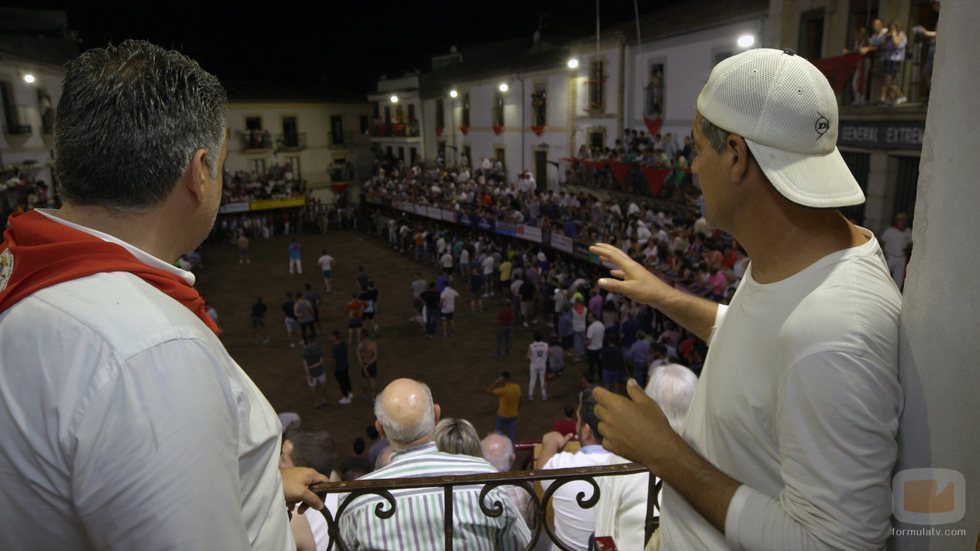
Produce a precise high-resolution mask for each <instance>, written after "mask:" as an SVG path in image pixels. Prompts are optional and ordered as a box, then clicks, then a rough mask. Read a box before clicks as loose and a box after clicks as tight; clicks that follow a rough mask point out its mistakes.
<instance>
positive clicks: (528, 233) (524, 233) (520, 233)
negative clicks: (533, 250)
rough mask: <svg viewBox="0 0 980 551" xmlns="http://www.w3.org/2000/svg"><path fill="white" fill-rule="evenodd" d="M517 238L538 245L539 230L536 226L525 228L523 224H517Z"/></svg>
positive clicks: (539, 240) (539, 238) (539, 239)
mask: <svg viewBox="0 0 980 551" xmlns="http://www.w3.org/2000/svg"><path fill="white" fill-rule="evenodd" d="M517 237H520V238H521V239H526V240H528V241H534V242H535V243H540V242H541V228H539V227H537V226H527V225H524V224H518V225H517Z"/></svg>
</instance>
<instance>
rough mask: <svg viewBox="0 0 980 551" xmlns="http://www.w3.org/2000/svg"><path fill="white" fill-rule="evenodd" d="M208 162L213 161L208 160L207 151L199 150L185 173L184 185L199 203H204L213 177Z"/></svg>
mask: <svg viewBox="0 0 980 551" xmlns="http://www.w3.org/2000/svg"><path fill="white" fill-rule="evenodd" d="M207 161H211V159H208V152H207V150H206V149H198V150H197V151H195V152H194V156H192V157H191V162H190V164H188V165H187V170H185V171H184V176H183V181H184V185H185V186H186V187H187V191H189V192H190V194H191V196H192V197H194V199H195V200H196V201H197V202H198V203H203V202H204V201H205V197H207V185H208V179H209V178H210V177H211V172H210V170H209V169H208V164H207Z"/></svg>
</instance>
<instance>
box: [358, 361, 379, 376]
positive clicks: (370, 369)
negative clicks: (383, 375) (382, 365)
mask: <svg viewBox="0 0 980 551" xmlns="http://www.w3.org/2000/svg"><path fill="white" fill-rule="evenodd" d="M364 371H367V376H368V378H371V379H377V378H378V362H371V365H369V366H367V367H365V368H364V370H363V371H362V372H361V375H364Z"/></svg>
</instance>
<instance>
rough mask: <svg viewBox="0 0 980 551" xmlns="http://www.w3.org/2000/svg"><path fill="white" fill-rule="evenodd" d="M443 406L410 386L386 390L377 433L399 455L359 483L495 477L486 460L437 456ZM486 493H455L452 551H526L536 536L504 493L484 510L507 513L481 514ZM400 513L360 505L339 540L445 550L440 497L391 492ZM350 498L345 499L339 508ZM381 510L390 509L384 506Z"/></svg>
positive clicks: (362, 500)
mask: <svg viewBox="0 0 980 551" xmlns="http://www.w3.org/2000/svg"><path fill="white" fill-rule="evenodd" d="M439 413H440V412H439V406H438V404H434V403H433V401H432V392H431V391H430V390H429V387H428V386H427V385H425V384H424V383H421V382H419V381H413V380H411V379H397V380H395V381H393V382H392V383H391V384H389V385H388V386H387V387H385V389H384V391H383V392H382V393H381V394H380V395H379V396H378V398H377V399H376V400H375V403H374V415H375V417H376V418H377V419H376V421H375V426H376V427H377V429H378V432H380V433H381V435H382V436H383V437H385V438H387V439H388V441H389V442H390V443H391V447H392V448H393V449H394V454H393V455H392V459H391V464H390V465H388V466H387V467H384V468H382V469H379V470H377V471H374V472H373V473H370V474H368V475H365V476H364V477H362V478H361V479H362V480H371V479H386V478H415V477H426V476H447V475H468V474H487V473H495V472H497V471H496V469H494V468H493V466H491V465H490V464H489V463H487V462H486V461H485V460H483V459H481V458H478V457H470V456H466V455H454V454H449V453H443V452H440V451H438V450H437V449H436V445H435V442H433V431H434V429H435V424H436V422H437V421H438V420H439ZM481 489H482V487H481V486H478V485H477V486H467V487H457V488H456V489H455V491H454V494H453V517H454V522H453V547H454V548H455V549H466V550H467V551H469V550H482V549H486V550H488V551H489V550H494V549H505V550H506V549H524V548H525V547H527V544H528V543H529V542H530V541H531V533H530V531H529V530H528V527H527V525H526V524H525V523H524V520H523V519H522V518H521V516H520V513H519V512H518V511H517V509H515V508H514V505H513V504H512V503H511V502H510V500H508V499H507V495H506V493H504V492H503V491H502V490H500V489H494V490H492V491H491V492H490V493H489V494H488V496H487V498H486V499H487V504H488V505H491V506H492V504H493V503H494V502H496V501H499V502H500V503H502V504H503V505H504V512H503V514H501V515H500V516H499V517H496V518H493V517H489V516H487V515H485V514H483V512H482V511H481V510H480V503H479V496H480V490H481ZM392 494H393V495H394V497H395V503H396V506H395V513H394V515H393V516H392V517H391V518H388V519H382V518H379V517H377V516H376V515H375V507H376V506H377V505H378V504H379V503H385V502H384V500H383V499H382V498H380V497H378V496H370V495H369V496H362V497H359V498H357V499H355V500H354V501H353V502H352V504H351V505H350V507H349V508H348V509H347V511H346V512H345V513H344V514H343V516H341V518H340V533H341V537H342V538H343V540H344V541H345V542H346V543H347V546H348V547H349V548H350V549H420V550H428V549H431V550H436V549H443V548H445V543H444V539H443V538H444V536H443V518H444V516H443V515H444V508H443V490H442V488H431V489H430V488H424V489H411V490H393V491H392ZM345 497H346V496H341V503H342V502H343V499H344V498H345ZM383 508H384V509H388V505H387V504H385V505H384V507H383Z"/></svg>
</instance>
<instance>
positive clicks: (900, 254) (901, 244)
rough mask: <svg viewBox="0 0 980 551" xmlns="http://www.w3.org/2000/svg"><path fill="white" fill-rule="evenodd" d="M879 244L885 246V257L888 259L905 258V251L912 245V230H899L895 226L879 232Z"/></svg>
mask: <svg viewBox="0 0 980 551" xmlns="http://www.w3.org/2000/svg"><path fill="white" fill-rule="evenodd" d="M881 242H882V243H884V245H885V256H886V257H888V258H905V249H907V248H908V246H909V244H910V243H912V230H911V229H910V228H905V229H904V230H900V229H898V228H896V227H895V226H888V229H887V230H885V231H883V232H881Z"/></svg>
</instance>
